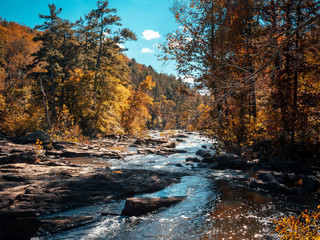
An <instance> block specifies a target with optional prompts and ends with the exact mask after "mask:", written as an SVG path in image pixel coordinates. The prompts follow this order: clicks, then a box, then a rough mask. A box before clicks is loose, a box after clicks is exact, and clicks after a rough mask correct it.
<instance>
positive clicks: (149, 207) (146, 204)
mask: <svg viewBox="0 0 320 240" xmlns="http://www.w3.org/2000/svg"><path fill="white" fill-rule="evenodd" d="M185 198H186V197H185V196H179V197H148V198H127V200H126V204H125V207H124V209H123V210H122V212H121V215H125V216H141V215H143V214H146V213H149V212H152V211H155V210H158V209H160V208H163V207H169V206H172V205H174V204H177V203H179V202H181V201H183V200H184V199H185Z"/></svg>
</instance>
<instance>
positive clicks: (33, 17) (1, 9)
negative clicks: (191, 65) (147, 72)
mask: <svg viewBox="0 0 320 240" xmlns="http://www.w3.org/2000/svg"><path fill="white" fill-rule="evenodd" d="M96 2H97V1H96V0H55V1H53V0H51V1H48V0H30V1H26V0H12V1H10V0H0V16H1V17H2V18H3V19H6V20H7V21H15V22H18V23H21V24H24V25H26V26H29V27H34V26H35V25H37V24H41V23H42V21H41V19H40V18H39V16H38V13H41V14H48V12H49V10H48V9H49V8H48V4H50V3H54V4H55V5H56V6H57V7H61V8H62V12H61V15H60V16H61V17H62V18H64V19H68V20H70V21H72V22H74V21H75V20H77V19H79V18H80V17H81V16H83V15H84V14H87V13H89V12H90V11H91V10H92V9H94V8H96ZM109 7H110V8H116V9H117V10H118V15H119V16H120V17H121V18H122V24H123V26H124V27H127V28H129V29H131V30H132V31H133V32H135V34H136V35H137V37H138V41H134V42H128V43H126V44H125V47H126V48H128V49H129V50H128V51H127V52H126V55H127V56H128V57H130V58H135V59H136V61H137V62H138V63H142V64H145V65H147V66H148V65H151V66H152V67H153V68H154V69H156V70H157V71H158V72H163V73H168V74H174V75H177V73H176V71H175V64H174V63H173V62H171V63H169V64H163V62H158V61H157V57H156V56H155V55H156V54H157V53H159V50H158V49H157V47H156V45H157V44H159V43H163V42H164V41H165V35H166V34H167V33H169V32H171V31H173V30H174V29H175V28H176V27H177V25H176V24H175V22H174V17H173V16H172V15H171V13H170V11H169V7H170V0H109ZM146 30H151V31H146ZM143 33H145V36H144V35H143ZM150 38H151V39H150Z"/></svg>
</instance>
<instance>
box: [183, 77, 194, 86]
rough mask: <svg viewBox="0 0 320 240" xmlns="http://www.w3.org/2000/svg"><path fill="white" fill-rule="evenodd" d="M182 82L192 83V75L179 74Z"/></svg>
mask: <svg viewBox="0 0 320 240" xmlns="http://www.w3.org/2000/svg"><path fill="white" fill-rule="evenodd" d="M181 79H182V81H183V82H185V83H188V84H191V85H193V84H194V77H192V76H181Z"/></svg>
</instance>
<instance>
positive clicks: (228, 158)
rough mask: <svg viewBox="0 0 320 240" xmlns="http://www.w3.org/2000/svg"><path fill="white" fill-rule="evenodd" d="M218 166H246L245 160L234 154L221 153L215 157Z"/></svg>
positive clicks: (233, 167) (242, 167)
mask: <svg viewBox="0 0 320 240" xmlns="http://www.w3.org/2000/svg"><path fill="white" fill-rule="evenodd" d="M215 162H216V163H218V166H219V167H222V168H229V169H240V170H241V169H244V168H245V167H247V161H246V160H244V159H243V158H241V157H239V156H238V155H235V154H222V155H220V156H218V157H216V158H215Z"/></svg>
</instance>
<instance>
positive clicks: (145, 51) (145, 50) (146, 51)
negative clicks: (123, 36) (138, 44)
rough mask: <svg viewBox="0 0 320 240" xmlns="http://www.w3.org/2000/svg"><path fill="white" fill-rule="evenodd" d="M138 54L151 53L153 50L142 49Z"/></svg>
mask: <svg viewBox="0 0 320 240" xmlns="http://www.w3.org/2000/svg"><path fill="white" fill-rule="evenodd" d="M140 52H142V53H153V52H154V50H153V49H149V48H142V50H141V51H140Z"/></svg>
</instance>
